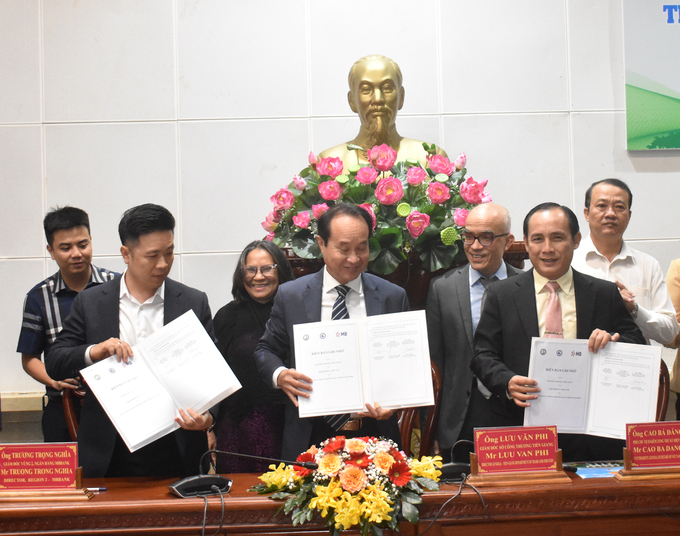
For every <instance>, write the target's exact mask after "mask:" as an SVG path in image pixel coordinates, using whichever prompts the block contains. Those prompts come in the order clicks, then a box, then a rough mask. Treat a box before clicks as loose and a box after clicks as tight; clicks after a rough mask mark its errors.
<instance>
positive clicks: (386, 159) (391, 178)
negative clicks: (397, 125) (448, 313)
mask: <svg viewBox="0 0 680 536" xmlns="http://www.w3.org/2000/svg"><path fill="white" fill-rule="evenodd" d="M423 147H424V148H425V150H426V151H427V153H428V156H427V165H426V166H423V165H422V164H421V163H420V162H418V161H416V160H410V159H409V160H406V161H400V162H397V153H396V151H395V150H394V149H392V148H391V147H389V146H388V145H386V144H382V145H376V146H375V147H373V148H372V149H370V150H369V151H368V153H367V157H368V160H369V163H368V164H364V165H360V164H356V165H353V166H351V167H350V168H349V169H343V163H342V160H340V159H339V158H332V157H329V158H322V159H321V160H319V159H318V158H317V157H316V156H315V155H314V153H310V154H309V166H308V167H306V168H305V169H303V170H302V171H301V172H300V174H299V175H296V176H295V177H294V178H293V181H292V182H291V183H290V184H289V185H288V186H287V187H286V188H281V189H280V190H279V191H277V192H276V193H275V194H274V195H273V196H272V197H271V201H272V203H273V205H274V208H273V209H272V211H271V212H270V213H269V215H268V216H267V217H266V219H265V221H264V222H263V223H262V226H263V227H264V229H265V230H266V231H267V232H268V233H269V234H268V235H267V239H268V240H273V241H274V243H276V244H277V245H278V246H280V247H287V246H289V247H291V248H292V249H293V251H294V252H295V253H296V254H297V255H298V256H299V257H302V258H319V257H321V250H320V249H319V246H318V245H317V243H316V240H315V238H314V236H315V234H316V221H317V219H318V218H319V217H320V216H321V214H323V213H324V212H325V211H326V210H328V209H329V208H330V207H331V206H333V204H335V203H340V202H350V203H355V204H356V205H359V206H360V207H362V208H364V209H365V210H366V211H368V213H369V214H370V215H371V218H372V219H373V230H374V233H373V237H372V238H371V242H370V249H371V255H370V263H369V265H368V268H369V270H371V271H372V272H374V273H376V274H381V275H386V274H390V273H392V272H393V271H394V270H395V269H396V268H397V266H398V265H399V264H400V263H401V262H402V261H404V260H406V258H407V257H406V256H407V254H408V253H409V252H410V251H412V250H414V249H415V251H417V252H418V254H419V256H420V259H421V260H422V261H423V265H424V266H425V269H426V270H428V271H430V272H434V271H436V270H439V269H440V268H448V267H449V266H451V263H452V262H453V258H454V257H455V255H456V253H457V252H458V246H457V245H456V241H457V240H458V238H459V233H460V231H461V229H462V227H464V226H465V218H466V217H467V214H468V211H469V210H470V209H471V208H472V207H474V206H475V205H477V204H479V203H484V202H487V201H491V195H490V194H489V193H488V192H487V191H485V190H484V187H485V186H486V184H487V181H486V180H482V181H479V182H477V181H475V180H474V179H473V178H472V177H468V178H467V179H466V178H465V174H466V172H467V170H466V168H465V164H466V161H467V159H466V156H465V154H464V153H462V154H461V155H460V156H459V157H458V158H456V160H455V161H454V162H450V161H449V159H448V158H447V157H445V156H442V155H437V154H435V151H436V147H435V145H434V144H427V143H423ZM348 148H349V149H350V150H361V147H359V146H355V145H348Z"/></svg>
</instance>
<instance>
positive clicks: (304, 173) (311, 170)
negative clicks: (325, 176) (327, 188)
mask: <svg viewBox="0 0 680 536" xmlns="http://www.w3.org/2000/svg"><path fill="white" fill-rule="evenodd" d="M314 173H315V170H314V167H313V166H308V167H306V168H305V169H303V170H302V171H300V177H303V178H306V177H309V176H310V175H311V174H314Z"/></svg>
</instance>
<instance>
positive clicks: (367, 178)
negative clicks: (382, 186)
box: [357, 167, 378, 184]
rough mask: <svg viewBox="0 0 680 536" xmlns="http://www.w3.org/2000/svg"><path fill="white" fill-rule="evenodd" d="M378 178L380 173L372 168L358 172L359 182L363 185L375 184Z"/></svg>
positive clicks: (360, 169)
mask: <svg viewBox="0 0 680 536" xmlns="http://www.w3.org/2000/svg"><path fill="white" fill-rule="evenodd" d="M377 178H378V172H377V171H376V170H375V169H373V168H372V167H362V168H359V171H357V180H358V181H359V182H360V183H361V184H373V183H374V182H375V179H377Z"/></svg>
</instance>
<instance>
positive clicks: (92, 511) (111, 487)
mask: <svg viewBox="0 0 680 536" xmlns="http://www.w3.org/2000/svg"><path fill="white" fill-rule="evenodd" d="M170 482H171V481H170V480H161V481H153V480H149V479H89V480H86V481H85V484H86V485H88V486H92V487H107V488H108V491H107V492H104V493H100V494H98V495H97V496H95V497H94V498H93V499H92V500H90V501H88V502H78V503H76V502H72V503H51V504H45V503H30V502H25V503H3V504H0V533H2V534H3V535H5V536H11V535H14V534H34V535H35V534H43V535H44V534H51V535H76V534H78V535H85V534H96V533H98V534H111V535H132V534H135V535H140V534H142V535H156V534H175V535H185V534H187V535H188V534H191V535H198V534H200V525H201V522H202V518H203V499H179V498H176V497H174V496H172V495H170V494H169V492H168V491H167V488H166V486H167V484H169V483H170ZM255 483H257V477H256V475H236V476H235V477H234V487H233V489H232V492H231V493H230V494H229V495H228V497H227V498H226V501H225V502H226V515H225V528H224V530H223V532H224V533H225V534H239V535H246V534H262V535H274V534H277V535H281V534H298V533H300V532H303V531H308V532H309V533H312V534H327V533H328V532H327V531H326V530H325V529H324V528H323V526H322V525H321V524H318V523H317V524H311V525H305V526H304V527H302V528H300V527H296V528H293V527H292V525H291V524H290V522H289V520H288V519H287V518H286V517H285V516H283V515H282V514H279V515H276V511H277V509H278V507H279V506H280V503H279V502H275V501H271V500H269V499H268V498H266V497H262V496H257V495H255V494H253V493H249V492H247V491H246V490H247V489H248V488H249V487H250V486H252V485H254V484H255ZM457 490H458V486H457V485H452V484H447V485H443V486H442V489H441V490H440V491H439V492H434V493H429V494H427V495H426V496H425V500H424V504H423V505H421V518H422V521H421V524H420V527H419V528H418V530H419V531H420V532H421V533H422V531H424V530H425V528H426V527H427V526H428V525H429V521H430V520H431V519H432V518H433V517H434V516H435V514H436V512H437V510H439V508H440V507H441V506H442V504H444V502H445V501H446V500H447V499H449V498H450V497H451V496H452V495H454V494H455V492H456V491H457ZM481 491H482V495H483V497H484V499H485V501H486V506H487V509H486V512H485V510H484V508H483V507H482V504H481V501H480V499H479V497H478V496H477V494H476V493H475V492H474V491H473V490H471V489H469V488H468V489H464V490H463V493H462V494H461V496H459V497H457V498H456V499H454V500H452V501H451V502H449V503H448V504H447V505H446V507H445V508H444V510H443V511H442V513H441V515H440V517H439V519H438V520H437V521H436V522H435V524H434V526H433V527H432V528H431V529H430V530H429V531H428V532H427V535H428V536H436V535H453V534H456V535H460V534H465V535H466V536H476V535H482V534H502V535H503V536H508V535H514V534H517V535H522V536H533V535H541V536H545V535H551V534H554V535H572V534H597V535H599V536H605V535H617V536H618V535H627V534H654V535H660V534H673V535H677V534H680V481H671V480H667V481H657V482H635V483H629V482H626V483H623V482H617V481H615V480H614V479H611V478H609V479H591V480H582V479H580V478H578V477H573V480H572V483H571V484H552V485H540V486H538V485H535V486H528V487H526V488H524V489H517V488H508V487H506V488H484V489H482V490H481ZM219 515H220V501H219V498H210V500H209V507H208V529H207V530H206V534H212V533H213V532H214V531H215V529H216V528H217V524H218V522H219ZM402 533H403V534H404V535H415V534H418V532H417V531H416V527H414V526H412V525H409V524H407V523H404V524H402Z"/></svg>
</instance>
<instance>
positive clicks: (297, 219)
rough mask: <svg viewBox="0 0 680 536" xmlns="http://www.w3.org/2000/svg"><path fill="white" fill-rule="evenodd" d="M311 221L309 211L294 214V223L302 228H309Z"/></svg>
mask: <svg viewBox="0 0 680 536" xmlns="http://www.w3.org/2000/svg"><path fill="white" fill-rule="evenodd" d="M311 221H312V217H311V216H310V215H309V212H299V213H298V214H296V215H295V216H293V223H294V224H295V225H297V226H298V227H299V228H300V229H307V227H309V224H310V222H311Z"/></svg>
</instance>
